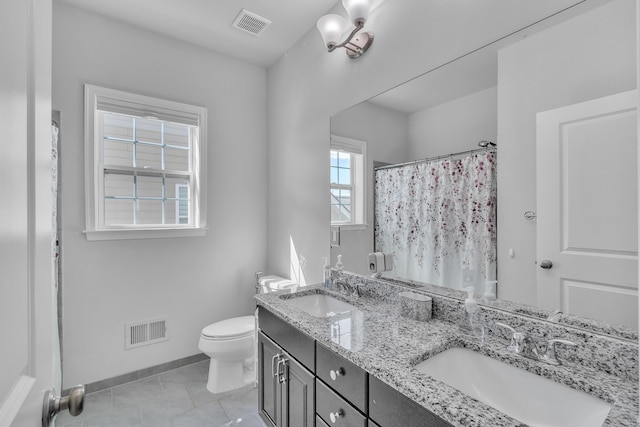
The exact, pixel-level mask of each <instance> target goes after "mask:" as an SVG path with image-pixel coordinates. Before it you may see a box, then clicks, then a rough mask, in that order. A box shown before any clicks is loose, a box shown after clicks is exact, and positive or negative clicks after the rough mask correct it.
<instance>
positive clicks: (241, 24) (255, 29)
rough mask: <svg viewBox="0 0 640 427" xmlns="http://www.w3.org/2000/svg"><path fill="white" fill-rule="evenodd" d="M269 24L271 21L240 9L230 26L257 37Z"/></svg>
mask: <svg viewBox="0 0 640 427" xmlns="http://www.w3.org/2000/svg"><path fill="white" fill-rule="evenodd" d="M269 24H271V21H269V20H268V19H265V18H263V17H262V16H260V15H256V14H255V13H253V12H249V11H248V10H247V9H242V10H241V11H240V13H238V16H237V17H236V20H235V21H233V24H232V26H233V27H234V28H237V29H239V30H242V31H245V32H247V33H249V34H253V35H254V36H259V35H260V34H262V32H263V31H264V30H265V28H267V27H268V26H269Z"/></svg>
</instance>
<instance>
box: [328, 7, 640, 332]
mask: <svg viewBox="0 0 640 427" xmlns="http://www.w3.org/2000/svg"><path fill="white" fill-rule="evenodd" d="M635 13H636V12H635V2H634V1H632V0H612V1H606V2H597V1H588V2H582V3H581V4H578V5H577V6H575V7H572V8H569V9H567V10H564V11H562V12H559V13H558V14H555V15H553V16H551V17H549V18H548V19H546V20H542V21H540V22H537V23H535V24H533V25H530V26H528V27H526V28H523V29H521V30H520V31H517V32H515V33H513V34H511V35H509V36H507V37H505V38H503V39H500V40H496V41H495V42H494V43H490V44H488V45H486V46H483V47H479V48H478V49H477V50H475V51H473V52H469V53H468V54H466V55H463V56H460V57H459V58H456V59H455V60H452V61H451V62H449V63H447V64H443V65H442V66H440V67H438V68H435V69H433V70H428V71H427V72H425V73H424V74H422V75H420V76H418V77H416V78H414V79H412V80H410V81H408V82H406V83H404V84H402V85H399V86H397V87H394V88H391V89H389V90H388V91H386V92H384V93H381V94H379V95H378V96H375V97H373V98H371V99H369V100H367V101H365V102H362V103H360V104H357V105H354V106H352V107H350V108H348V109H346V110H343V111H341V112H339V113H337V114H335V115H334V116H332V118H331V134H332V156H331V158H332V163H331V177H332V187H331V189H332V208H331V209H332V224H331V235H332V247H331V263H332V265H335V263H336V260H337V257H338V255H341V260H342V263H343V265H344V268H345V270H348V271H352V272H356V273H360V274H363V275H369V274H370V272H369V264H368V257H367V255H368V254H369V253H370V252H374V251H375V250H376V248H375V246H374V245H375V239H374V235H375V230H374V228H375V227H374V226H375V217H374V205H375V203H376V195H375V194H374V186H375V178H374V168H376V167H380V166H383V165H394V164H400V163H405V162H411V161H415V160H420V159H431V158H434V157H438V156H448V155H449V154H452V153H459V152H464V151H468V150H475V149H478V148H479V147H478V143H479V142H480V141H491V142H494V143H495V144H497V155H496V157H497V251H496V253H497V256H496V258H497V277H493V278H494V279H495V278H497V281H498V284H497V294H498V300H497V301H490V300H483V303H484V304H489V305H494V306H496V307H510V308H509V309H514V310H519V311H520V312H522V313H526V314H530V315H534V316H537V317H540V318H546V317H548V316H550V315H552V314H553V313H554V311H556V310H559V311H560V312H562V314H561V315H560V317H561V318H562V319H564V320H563V321H566V322H573V323H574V324H580V326H581V327H585V328H594V329H599V328H600V329H602V328H605V329H606V330H607V333H611V334H614V335H620V336H623V337H628V338H631V339H637V325H638V267H637V265H638V264H637V263H638V261H637V252H638V239H637V236H638V220H637V218H638V210H637V205H638V199H637V197H638V186H637V183H638V179H637V173H638V172H637V158H638V155H637V108H636V107H635V106H634V105H631V106H629V103H631V104H634V103H637V95H635V93H634V92H635V90H636V52H637V46H636V38H635V37H636V36H635V31H636V28H635V26H636V24H635V18H634V17H635ZM594 108H595V109H596V110H593V109H594ZM598 108H602V109H603V110H601V111H600V110H597V109H598ZM594 111H595V112H594ZM572 114H573V115H574V116H572ZM576 114H577V115H576ZM572 117H573V118H572ZM585 117H590V119H589V120H588V121H585V119H584V118H585ZM594 117H597V118H598V119H597V120H595V119H594V120H592V119H593V118H594ZM602 117H607V119H606V120H601V118H602ZM574 123H581V124H584V125H581V126H574V125H573V124H574ZM558 129H561V130H563V131H559V130H558ZM621 129H622V130H621ZM563 132H564V133H563ZM545 133H546V134H547V135H551V136H553V135H560V136H559V137H558V138H559V140H556V141H555V142H553V141H552V142H548V141H549V140H552V139H553V138H551V137H544V136H543V135H545ZM544 141H547V142H544ZM545 144H546V145H545ZM484 145H486V143H485V144H484ZM347 157H349V158H351V159H352V162H353V163H352V164H353V167H352V168H351V170H348V171H346V170H344V168H343V166H344V165H345V164H347V163H346V161H347V160H346V158H347ZM353 159H355V160H353ZM358 162H360V163H358ZM358 165H360V166H358ZM359 171H362V172H363V174H362V176H363V177H364V178H362V179H360V180H359V181H358V180H357V178H354V176H355V175H353V174H356V175H357V173H358V172H359ZM347 174H350V175H349V176H348V177H347ZM345 182H348V183H349V184H350V185H353V186H355V187H353V186H352V187H350V186H348V185H347V186H345V185H343V184H344V183H345ZM603 182H606V185H602V183H603ZM363 184H364V186H363V187H359V186H362V185H363ZM362 188H364V189H365V190H364V191H362ZM351 192H353V193H358V192H359V193H360V194H359V196H360V199H359V201H355V200H354V201H350V199H349V197H351V196H352V194H351ZM546 199H551V200H552V201H554V200H555V201H557V202H558V203H559V205H560V207H559V208H557V207H556V208H555V209H556V211H554V210H553V209H551V208H550V207H549V206H548V205H549V203H550V202H548V201H545V200H546ZM347 203H353V205H348V206H346V204H347ZM557 209H560V210H559V211H558V210H557ZM345 215H347V216H349V215H353V217H354V218H355V217H356V216H359V218H361V220H359V221H354V222H355V223H353V224H344V223H340V221H344V219H345ZM549 218H551V220H550V219H549ZM550 230H551V231H552V232H553V233H555V235H559V236H560V237H559V239H560V240H559V241H553V242H552V243H551V244H548V242H547V241H548V240H549V239H550V238H549V237H548V235H549V233H550ZM545 233H546V235H545ZM545 236H546V237H545ZM545 239H546V240H545ZM558 242H559V243H558ZM545 245H546V246H545ZM556 246H559V247H560V250H559V253H551V252H552V251H551V250H549V251H547V249H546V248H547V247H552V248H555V247H556ZM544 251H547V252H544ZM567 256H573V257H574V258H576V257H577V258H579V259H581V260H580V261H575V260H574V259H573V258H571V259H567ZM598 257H601V258H606V259H608V260H611V259H615V262H613V263H609V264H606V265H605V264H600V261H598V260H596V258H598ZM547 258H549V259H548V260H547ZM543 261H545V263H544V265H543ZM546 261H551V265H552V268H541V267H543V266H548V265H547V264H546ZM576 262H577V263H578V264H577V265H582V267H579V269H580V270H582V272H581V274H582V276H580V277H578V276H576V277H574V278H572V276H571V275H570V274H568V273H566V272H565V271H564V270H563V269H564V268H566V267H567V266H569V265H571V264H572V263H576ZM580 263H582V264H580ZM585 263H586V264H585ZM585 265H586V266H585ZM595 265H597V267H593V268H591V266H595ZM460 269H461V270H462V269H463V267H462V266H461V267H460ZM621 271H622V274H619V273H620V272H621ZM614 276H620V277H614ZM382 277H383V278H388V279H390V280H399V281H401V282H404V283H406V284H408V285H411V286H429V287H431V288H433V289H434V290H435V291H436V292H437V291H439V290H438V287H433V286H432V283H430V282H429V281H426V283H422V282H423V281H422V280H419V279H416V278H415V277H403V276H398V275H396V274H395V272H394V271H390V272H386V273H384V274H383V276H382ZM482 279H487V278H482ZM489 279H491V278H489ZM481 282H484V280H482V281H481ZM447 286H448V288H450V289H444V288H443V289H442V290H440V291H441V292H443V293H446V294H447V295H454V296H460V297H462V296H463V295H464V294H463V293H462V292H461V290H462V289H463V288H464V282H461V281H460V280H459V279H455V281H453V283H449V284H448V285H447ZM481 286H482V285H480V288H477V293H478V294H480V295H483V292H482V289H481ZM557 319H558V316H557V315H556V316H555V317H552V320H557ZM609 325H615V326H613V327H609Z"/></svg>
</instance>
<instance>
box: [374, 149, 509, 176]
mask: <svg viewBox="0 0 640 427" xmlns="http://www.w3.org/2000/svg"><path fill="white" fill-rule="evenodd" d="M487 151H494V152H495V151H497V147H486V148H476V149H473V150H467V151H460V152H458V153H451V154H444V155H442V156H434V157H428V158H426V159H420V160H412V161H410V162H404V163H397V164H395V165H386V166H378V167H377V168H374V170H377V171H378V170H382V169H393V168H399V167H402V166H409V165H415V164H418V163H429V162H435V161H437V160H442V159H451V158H453V157H458V156H463V155H470V154H475V153H484V152H487Z"/></svg>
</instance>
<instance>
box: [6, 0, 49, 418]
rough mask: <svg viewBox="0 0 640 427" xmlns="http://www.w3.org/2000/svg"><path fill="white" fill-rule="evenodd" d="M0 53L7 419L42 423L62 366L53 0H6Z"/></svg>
mask: <svg viewBox="0 0 640 427" xmlns="http://www.w3.org/2000/svg"><path fill="white" fill-rule="evenodd" d="M0 58H2V59H0V61H2V62H1V64H2V65H1V66H0V281H1V285H0V292H1V295H0V340H1V342H2V345H1V347H2V350H1V351H0V361H1V363H0V426H1V427H5V426H9V425H11V426H29V427H34V426H39V425H41V417H42V402H43V397H44V392H45V390H46V389H48V388H50V387H51V386H52V385H53V382H54V378H55V376H56V374H57V373H58V374H59V365H57V363H55V351H56V348H57V347H58V345H59V343H58V342H57V339H56V338H55V337H56V334H55V329H54V328H55V327H56V323H55V321H54V319H55V310H54V308H55V307H54V303H55V299H54V289H53V286H52V274H51V271H52V268H51V222H52V219H51V167H50V165H51V0H2V2H0ZM56 365H57V366H56ZM58 378H59V376H58ZM58 391H59V385H58Z"/></svg>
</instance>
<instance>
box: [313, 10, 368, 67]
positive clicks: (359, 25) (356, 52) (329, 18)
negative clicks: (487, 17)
mask: <svg viewBox="0 0 640 427" xmlns="http://www.w3.org/2000/svg"><path fill="white" fill-rule="evenodd" d="M342 5H343V6H344V8H345V9H346V10H347V13H348V14H349V18H350V19H351V22H352V24H353V25H355V27H356V28H355V29H353V30H352V31H351V33H350V34H349V36H348V37H347V38H346V39H345V40H344V41H343V42H340V41H339V40H340V39H341V38H342V35H343V34H345V33H346V32H347V31H348V30H349V23H348V22H347V20H346V19H344V18H343V17H342V16H340V15H334V14H331V15H325V16H323V17H322V18H320V19H319V20H318V31H320V34H321V35H322V40H323V41H324V44H325V46H326V47H327V50H328V51H329V52H333V51H334V50H336V49H337V48H339V47H344V48H345V49H346V51H347V55H349V58H357V57H359V56H361V55H362V54H364V53H365V52H366V51H367V49H369V47H370V46H371V44H372V43H373V33H368V32H366V31H363V32H362V33H358V31H360V30H362V29H363V28H364V23H365V22H366V20H367V17H368V15H369V9H370V5H369V0H342Z"/></svg>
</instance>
